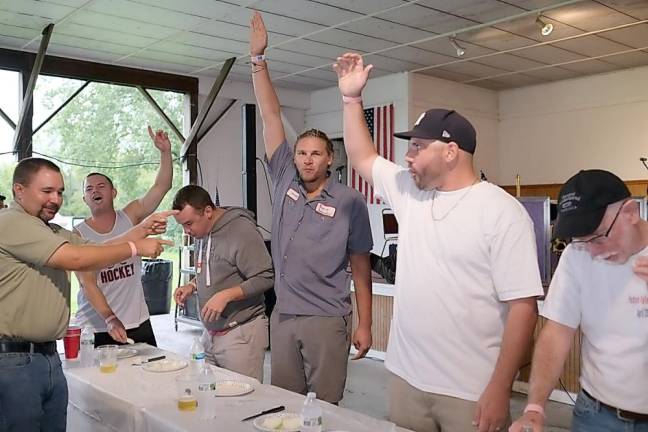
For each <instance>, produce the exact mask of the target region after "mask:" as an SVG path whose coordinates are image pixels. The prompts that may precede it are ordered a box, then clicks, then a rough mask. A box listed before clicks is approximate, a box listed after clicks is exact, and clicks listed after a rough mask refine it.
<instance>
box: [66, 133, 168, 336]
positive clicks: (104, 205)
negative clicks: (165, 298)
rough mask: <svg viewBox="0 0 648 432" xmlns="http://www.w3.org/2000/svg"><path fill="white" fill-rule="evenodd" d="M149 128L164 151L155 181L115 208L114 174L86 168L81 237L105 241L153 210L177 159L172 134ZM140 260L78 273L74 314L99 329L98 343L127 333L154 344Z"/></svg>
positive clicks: (85, 324) (136, 258) (133, 259)
mask: <svg viewBox="0 0 648 432" xmlns="http://www.w3.org/2000/svg"><path fill="white" fill-rule="evenodd" d="M148 132H149V135H150V137H151V139H152V140H153V143H154V144H155V147H156V148H157V149H158V150H159V151H160V168H159V169H158V173H157V176H156V178H155V183H153V186H151V188H150V189H149V190H148V192H146V194H144V196H142V197H141V198H139V199H136V200H133V201H131V202H130V203H128V205H126V207H124V208H123V209H122V210H117V211H115V208H114V199H115V197H116V196H117V189H115V188H114V186H113V182H112V180H111V179H110V178H109V177H108V176H106V175H104V174H101V173H91V174H88V176H87V177H86V179H85V181H84V195H83V201H84V202H85V203H86V205H87V206H88V207H89V208H90V212H91V213H92V216H91V217H89V218H87V219H86V220H84V221H83V222H82V223H80V224H79V225H77V226H76V228H75V230H76V231H77V232H78V233H79V234H80V235H81V236H82V237H83V238H86V239H89V240H92V241H95V242H105V241H107V240H110V239H111V238H113V237H116V236H118V235H120V234H122V233H124V232H126V231H128V230H129V229H130V228H131V227H133V226H134V225H137V224H138V223H140V222H141V221H142V220H144V219H145V218H146V217H147V216H149V215H150V214H151V213H153V212H154V211H155V209H156V208H157V207H158V206H159V205H160V202H161V201H162V199H163V198H164V196H165V195H166V193H167V192H168V191H169V190H170V189H171V182H172V179H173V164H172V155H171V142H170V141H169V137H168V135H167V134H166V132H163V131H161V130H158V131H156V132H155V133H154V132H153V130H152V129H151V127H150V126H149V128H148ZM141 266H142V263H141V260H140V259H139V258H138V257H135V258H131V259H128V260H124V261H122V262H121V263H118V264H115V265H113V266H111V267H107V268H104V269H101V270H100V271H98V272H97V273H96V274H91V273H87V274H84V275H81V276H80V279H81V284H82V289H81V290H80V291H79V294H78V305H79V309H78V311H77V314H76V318H77V322H78V323H79V324H80V325H82V326H91V327H92V328H94V329H95V346H100V345H105V344H110V343H125V342H126V338H127V337H129V338H131V339H133V340H134V341H135V342H145V343H148V344H150V345H154V346H156V340H155V335H154V334H153V329H152V327H151V321H150V320H149V311H148V307H147V305H146V301H145V299H144V291H143V287H142V282H141ZM95 275H96V277H94V276H95Z"/></svg>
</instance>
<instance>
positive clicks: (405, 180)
mask: <svg viewBox="0 0 648 432" xmlns="http://www.w3.org/2000/svg"><path fill="white" fill-rule="evenodd" d="M371 175H372V177H373V182H374V185H373V186H374V190H375V191H376V193H377V194H378V196H379V197H380V198H381V199H383V200H384V201H385V202H386V203H387V204H388V205H389V207H391V209H392V210H393V211H394V213H395V214H396V217H397V218H398V217H399V216H400V215H402V214H403V212H404V207H405V205H406V202H407V200H406V199H405V198H406V197H407V195H408V194H410V193H411V191H412V190H413V188H416V185H415V184H414V181H413V180H412V178H411V176H410V174H409V172H408V171H407V170H406V169H405V168H403V167H401V166H399V165H396V164H395V163H394V162H390V161H388V160H387V159H385V158H383V157H381V156H378V157H376V160H375V161H374V163H373V167H372V171H371Z"/></svg>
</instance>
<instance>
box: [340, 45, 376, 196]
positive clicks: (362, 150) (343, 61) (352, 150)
mask: <svg viewBox="0 0 648 432" xmlns="http://www.w3.org/2000/svg"><path fill="white" fill-rule="evenodd" d="M372 68H373V66H372V65H367V66H366V67H365V66H364V62H363V61H362V56H361V55H359V54H355V53H346V54H344V55H342V57H338V58H337V62H336V63H335V64H334V65H333V69H335V72H336V73H337V76H338V86H339V87H340V93H342V100H343V102H344V103H343V105H344V111H343V112H344V115H343V124H344V148H345V149H346V153H347V156H348V158H349V162H350V163H351V165H352V166H353V167H354V168H355V169H356V170H357V171H358V173H359V174H360V175H361V176H362V178H364V179H365V180H366V181H367V182H369V183H371V184H372V185H373V178H372V175H371V169H372V167H373V163H374V160H376V156H377V155H378V153H377V152H376V148H375V147H374V144H373V141H372V140H371V135H370V134H369V129H368V128H367V123H366V122H365V118H364V110H363V107H362V99H361V97H362V89H363V88H364V86H365V85H366V84H367V79H368V78H369V72H370V71H371V69H372Z"/></svg>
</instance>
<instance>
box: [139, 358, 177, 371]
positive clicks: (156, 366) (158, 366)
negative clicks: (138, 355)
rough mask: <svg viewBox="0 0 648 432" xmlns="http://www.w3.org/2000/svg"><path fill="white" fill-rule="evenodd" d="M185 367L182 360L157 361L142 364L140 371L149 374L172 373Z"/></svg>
mask: <svg viewBox="0 0 648 432" xmlns="http://www.w3.org/2000/svg"><path fill="white" fill-rule="evenodd" d="M186 367H187V362H186V361H184V360H169V359H164V360H157V361H154V362H150V363H144V364H143V365H142V369H144V370H145V371H149V372H173V371H177V370H180V369H184V368H186Z"/></svg>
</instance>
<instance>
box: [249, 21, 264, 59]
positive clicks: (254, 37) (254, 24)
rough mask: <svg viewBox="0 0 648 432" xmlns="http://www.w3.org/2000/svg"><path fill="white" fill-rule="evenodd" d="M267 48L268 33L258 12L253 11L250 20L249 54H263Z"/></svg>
mask: <svg viewBox="0 0 648 432" xmlns="http://www.w3.org/2000/svg"><path fill="white" fill-rule="evenodd" d="M267 47H268V31H267V30H266V27H265V24H264V23H263V18H261V14H260V13H259V12H258V11H254V13H253V14H252V18H251V19H250V54H252V55H260V54H263V53H264V51H265V49H266V48H267Z"/></svg>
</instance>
